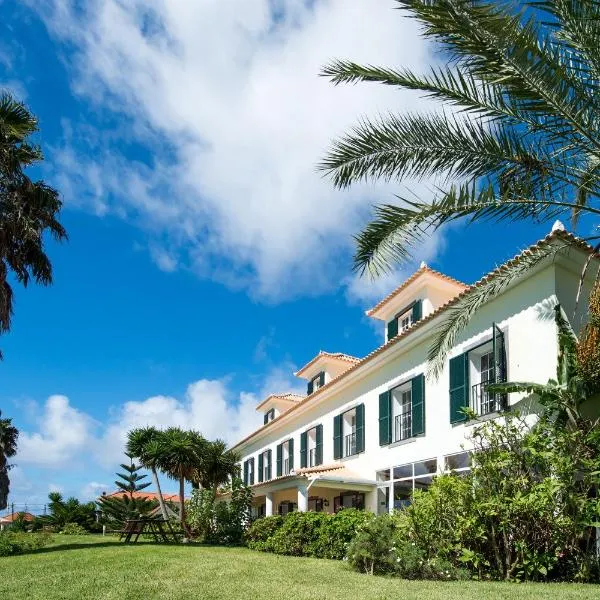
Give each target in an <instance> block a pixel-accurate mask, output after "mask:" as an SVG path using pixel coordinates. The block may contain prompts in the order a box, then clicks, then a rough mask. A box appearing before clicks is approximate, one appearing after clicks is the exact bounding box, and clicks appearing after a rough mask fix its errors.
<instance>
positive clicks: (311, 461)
mask: <svg viewBox="0 0 600 600" xmlns="http://www.w3.org/2000/svg"><path fill="white" fill-rule="evenodd" d="M308 466H309V467H316V466H317V449H316V448H311V449H310V450H309V451H308Z"/></svg>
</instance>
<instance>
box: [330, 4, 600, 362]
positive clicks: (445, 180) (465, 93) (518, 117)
mask: <svg viewBox="0 0 600 600" xmlns="http://www.w3.org/2000/svg"><path fill="white" fill-rule="evenodd" d="M397 2H398V4H399V6H400V8H401V9H403V10H404V11H405V12H406V13H407V14H408V15H409V16H410V17H412V18H414V19H415V20H416V21H417V22H418V23H419V25H420V26H421V31H422V34H423V35H424V36H425V37H426V38H428V39H430V40H432V41H434V42H436V43H438V44H439V46H440V47H441V49H442V50H443V54H442V56H444V57H445V58H446V59H447V64H446V65H444V66H441V67H432V68H431V70H430V72H429V73H428V74H424V75H420V74H417V73H413V72H412V71H410V70H408V69H406V68H396V69H394V68H380V67H375V66H369V65H367V66H362V65H359V64H356V63H354V62H351V61H347V60H336V61H334V62H332V63H330V64H329V65H328V66H326V67H325V68H324V69H323V71H322V74H323V75H325V76H326V77H328V78H330V79H331V80H332V81H333V82H334V83H335V84H340V83H355V82H363V81H368V82H378V83H382V84H384V85H390V86H394V87H399V88H403V89H409V90H416V91H418V92H422V93H423V94H424V95H425V96H426V97H429V98H432V99H434V100H436V101H438V102H440V103H441V104H442V106H443V107H445V108H446V110H444V111H443V112H430V113H422V114H419V113H417V114H399V115H390V116H386V117H380V118H378V119H363V120H362V121H361V122H360V123H359V124H358V125H357V126H356V127H354V129H353V130H352V131H351V132H350V133H349V134H347V135H346V136H344V137H341V138H340V139H338V140H336V141H334V143H333V146H332V148H331V150H330V151H329V153H328V155H327V156H326V157H325V158H324V160H323V161H322V162H321V164H320V168H321V169H322V170H323V171H324V172H325V173H327V174H328V175H329V176H330V177H331V178H332V179H333V182H334V184H335V185H336V186H337V187H339V188H345V187H347V186H350V185H352V184H353V183H356V182H358V181H361V180H374V179H383V180H386V181H402V180H404V179H409V178H410V179H413V180H414V179H417V180H419V179H429V178H434V180H435V181H436V182H437V183H436V188H435V190H434V197H433V199H432V200H431V201H426V200H415V199H410V200H407V199H402V198H401V199H400V200H401V202H400V203H397V204H386V205H383V206H378V207H376V209H375V219H374V220H373V221H372V222H371V223H369V224H368V225H367V226H366V228H365V229H364V230H363V231H362V232H361V233H360V234H359V235H358V236H357V238H356V240H357V250H356V254H355V259H354V266H355V269H356V270H357V271H359V272H360V273H364V272H365V271H368V272H369V273H371V274H372V275H373V276H376V275H378V274H380V273H381V272H383V271H386V270H388V269H389V268H390V267H391V265H392V264H393V263H395V262H403V261H407V260H408V259H410V258H411V256H412V255H411V252H412V249H413V248H414V247H415V246H418V245H419V244H420V243H421V242H422V241H423V239H424V237H425V236H427V235H429V234H430V233H432V232H433V231H435V230H437V229H439V228H440V227H441V226H443V225H445V224H446V223H449V222H452V221H454V220H456V219H461V218H466V219H467V220H469V221H481V220H492V221H520V220H523V219H530V220H534V221H536V222H543V221H548V220H550V219H555V218H556V217H557V216H559V215H564V214H566V215H571V217H572V221H573V225H574V226H576V224H577V221H578V220H579V218H580V217H582V216H588V217H590V219H591V220H592V223H590V224H593V223H595V220H596V219H597V217H598V215H599V214H600V205H599V202H598V198H599V192H600V137H599V136H598V122H599V119H600V94H598V91H599V90H600V3H598V2H597V1H596V0H539V1H538V0H535V1H533V0H532V1H531V2H525V3H505V2H504V3H498V2H495V1H493V0H435V1H433V0H397ZM598 237H600V236H598V235H595V236H591V237H590V238H587V239H590V240H592V239H597V238H598ZM564 248H565V244H560V243H559V244H552V245H550V244H549V245H544V246H542V247H539V248H537V249H535V250H533V251H532V252H530V253H528V254H527V255H526V256H524V257H523V259H522V260H521V261H519V262H518V263H515V264H513V265H509V266H508V267H507V268H506V269H505V270H504V272H503V273H502V274H501V276H499V277H496V278H490V279H489V280H487V281H483V282H481V284H480V285H478V286H477V288H476V289H474V290H472V291H471V293H470V294H467V295H465V296H464V298H461V299H459V300H458V301H457V303H455V304H454V306H453V307H452V310H451V311H449V313H448V314H449V316H448V319H447V321H446V322H445V323H444V324H443V326H442V327H441V328H440V331H439V333H438V336H437V339H436V341H435V343H434V344H433V346H432V348H431V349H430V353H429V358H430V360H431V369H432V371H433V372H437V373H439V371H440V369H441V367H442V365H443V362H444V358H445V356H446V354H447V352H448V350H449V349H450V348H451V347H452V345H453V341H454V340H455V338H456V335H457V333H458V332H459V331H460V330H461V329H462V328H463V327H464V326H465V325H466V323H467V322H468V320H469V318H470V316H471V315H472V314H473V313H474V312H475V311H476V310H477V309H478V308H479V306H481V304H483V303H484V302H485V301H487V300H488V299H490V298H491V297H493V296H495V295H497V294H498V293H500V292H501V291H502V289H503V288H505V287H506V286H507V285H509V284H510V283H511V281H513V280H514V279H515V277H517V276H518V275H519V274H520V273H521V272H523V271H524V270H527V269H529V268H531V267H532V266H533V265H535V264H538V263H540V262H541V261H543V260H544V259H546V258H548V257H549V256H551V255H552V254H555V253H556V252H560V251H562V250H563V249H564Z"/></svg>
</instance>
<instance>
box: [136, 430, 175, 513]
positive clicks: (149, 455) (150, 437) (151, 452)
mask: <svg viewBox="0 0 600 600" xmlns="http://www.w3.org/2000/svg"><path fill="white" fill-rule="evenodd" d="M161 433H162V432H161V431H159V430H158V429H156V427H141V428H138V429H132V430H131V431H130V432H129V433H128V434H127V452H128V454H130V455H132V456H135V457H137V458H138V459H139V460H140V462H141V464H142V465H143V466H144V467H145V468H146V469H150V472H151V473H152V480H153V482H154V487H155V488H156V494H157V497H158V503H159V505H160V512H161V514H162V516H163V519H165V520H166V519H168V518H169V515H168V513H167V507H166V505H165V500H164V498H163V495H162V490H161V488H160V481H159V479H158V471H157V468H158V463H159V458H160V436H161Z"/></svg>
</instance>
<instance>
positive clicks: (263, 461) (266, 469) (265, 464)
mask: <svg viewBox="0 0 600 600" xmlns="http://www.w3.org/2000/svg"><path fill="white" fill-rule="evenodd" d="M269 479H271V450H265V451H264V452H262V453H261V454H259V455H258V482H259V483H260V482H262V481H268V480H269Z"/></svg>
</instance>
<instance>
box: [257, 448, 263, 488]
mask: <svg viewBox="0 0 600 600" xmlns="http://www.w3.org/2000/svg"><path fill="white" fill-rule="evenodd" d="M263 462H264V457H263V453H262V452H261V453H260V454H259V455H258V483H261V482H262V481H263V470H264V469H263V466H264V465H263Z"/></svg>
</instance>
